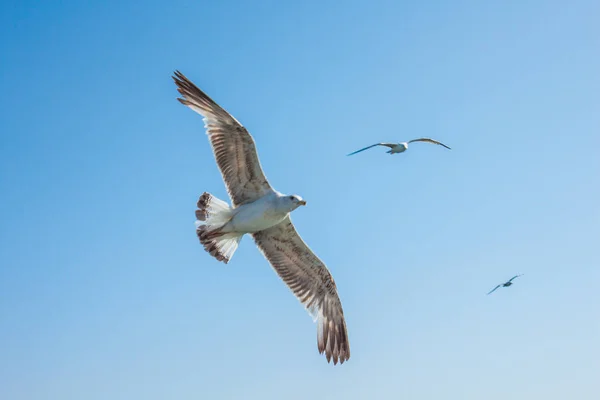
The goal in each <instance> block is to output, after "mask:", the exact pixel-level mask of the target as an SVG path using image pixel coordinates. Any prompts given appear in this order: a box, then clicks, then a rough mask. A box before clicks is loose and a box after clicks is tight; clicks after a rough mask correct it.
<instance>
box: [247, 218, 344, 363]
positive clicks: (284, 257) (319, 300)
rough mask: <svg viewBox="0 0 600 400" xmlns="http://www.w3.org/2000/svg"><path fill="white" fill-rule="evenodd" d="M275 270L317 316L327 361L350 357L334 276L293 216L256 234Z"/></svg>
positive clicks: (320, 339)
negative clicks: (299, 228)
mask: <svg viewBox="0 0 600 400" xmlns="http://www.w3.org/2000/svg"><path fill="white" fill-rule="evenodd" d="M252 236H253V237H254V240H255V241H256V244H257V245H258V247H259V249H260V250H261V252H262V253H263V254H264V256H265V257H266V258H267V260H269V262H270V263H271V265H272V266H273V269H275V272H277V274H278V275H279V276H280V277H281V279H283V281H284V282H285V283H286V284H287V285H288V287H289V288H290V289H291V290H292V292H294V294H295V295H296V297H297V298H298V299H299V300H300V302H301V303H302V304H303V305H304V306H305V307H306V309H307V310H308V312H309V313H310V314H311V315H312V317H313V319H315V320H316V322H317V324H318V326H317V346H318V348H319V353H323V352H325V356H326V357H327V362H329V361H330V360H331V359H332V358H333V363H334V364H337V362H338V361H339V362H340V363H343V362H344V361H346V360H348V359H349V358H350V344H349V342H348V333H347V331H346V321H345V320H344V311H343V310H342V303H341V302H340V298H339V297H338V294H337V289H336V286H335V282H334V281H333V277H332V276H331V274H330V273H329V270H328V269H327V267H326V266H325V264H323V262H322V261H321V260H320V259H319V258H318V257H317V256H316V255H315V254H314V253H313V252H312V251H311V250H310V248H309V247H308V246H307V245H306V243H304V241H303V240H302V238H301V237H300V236H299V235H298V233H297V232H296V229H294V225H293V224H292V221H291V220H290V218H289V217H287V218H286V219H285V220H283V222H281V223H279V224H277V225H275V226H273V227H271V228H269V229H266V230H264V231H260V232H257V233H254V234H253V235H252Z"/></svg>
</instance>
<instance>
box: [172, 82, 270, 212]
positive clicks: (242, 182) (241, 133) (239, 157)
mask: <svg viewBox="0 0 600 400" xmlns="http://www.w3.org/2000/svg"><path fill="white" fill-rule="evenodd" d="M173 80H174V81H175V84H177V90H178V91H179V93H181V95H182V96H183V98H178V99H177V100H179V101H180V102H181V103H182V104H184V105H186V106H188V107H189V108H191V109H192V110H194V111H196V112H197V113H198V114H200V115H202V116H203V117H204V127H205V128H206V133H207V134H208V139H209V140H210V144H211V146H212V149H213V153H214V154H215V159H216V160H217V165H218V166H219V169H220V170H221V175H223V181H225V185H226V186H227V191H228V192H229V197H231V201H232V202H233V204H234V206H238V205H240V204H244V203H247V202H251V201H254V200H256V199H258V198H260V197H262V196H264V195H265V194H267V193H268V192H269V191H271V190H273V189H272V188H271V186H270V185H269V182H267V178H266V177H265V174H264V173H263V171H262V168H261V166H260V161H259V160H258V154H257V153H256V146H255V145H254V139H252V136H251V135H250V133H249V132H248V131H247V130H246V128H244V127H243V126H242V125H241V124H240V123H239V122H238V121H237V120H236V119H235V118H233V116H231V115H230V114H229V113H228V112H227V111H225V110H224V109H223V108H221V107H220V106H219V105H218V104H217V103H215V102H214V101H213V100H212V99H211V98H210V97H208V96H207V95H206V94H205V93H204V92H203V91H202V90H200V89H198V87H196V85H194V84H193V83H192V82H191V81H190V80H189V79H188V78H186V77H185V76H184V75H183V74H182V73H181V72H179V71H175V76H173Z"/></svg>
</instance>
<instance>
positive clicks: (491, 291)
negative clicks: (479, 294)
mask: <svg viewBox="0 0 600 400" xmlns="http://www.w3.org/2000/svg"><path fill="white" fill-rule="evenodd" d="M500 286H502V285H498V286H496V287H495V288H493V289H492V290H490V291H489V292H488V294H491V293H493V292H494V291H495V290H496V289H498V288H499V287H500Z"/></svg>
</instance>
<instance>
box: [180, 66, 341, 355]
mask: <svg viewBox="0 0 600 400" xmlns="http://www.w3.org/2000/svg"><path fill="white" fill-rule="evenodd" d="M173 79H174V81H175V84H176V85H177V90H178V91H179V93H180V94H181V96H182V98H178V99H177V100H179V101H180V102H181V103H182V104H183V105H186V106H188V107H189V108H191V109H192V110H194V111H196V112H197V113H198V114H200V115H202V116H203V117H204V124H205V125H204V126H205V128H206V132H207V134H208V139H209V141H210V144H211V146H212V150H213V152H214V155H215V159H216V162H217V165H218V166H219V169H220V170H221V175H222V176H223V180H224V181H225V185H226V186H227V192H228V193H229V197H230V198H231V202H232V206H230V205H229V204H227V203H226V202H225V201H223V200H219V199H218V198H216V197H215V196H213V195H211V194H210V193H206V192H205V193H204V194H202V196H200V199H199V200H198V209H197V210H196V219H197V221H196V227H197V228H196V234H197V235H198V238H199V239H200V243H201V244H202V245H203V246H204V249H205V250H206V251H207V252H208V253H210V255H211V256H213V257H215V258H216V259H217V260H219V261H223V262H224V263H227V262H229V260H231V257H232V256H233V253H234V252H235V250H236V249H237V247H238V244H239V242H240V240H241V239H242V236H244V235H245V234H246V233H248V234H250V235H252V237H253V238H254V241H255V243H256V245H257V246H258V248H259V249H260V251H261V252H262V253H263V255H264V256H265V257H266V259H267V260H268V261H269V262H270V263H271V266H272V267H273V269H275V272H277V274H278V275H279V276H280V277H281V279H283V281H284V282H285V283H286V284H287V285H288V287H289V288H290V290H291V291H292V292H293V293H294V294H295V295H296V297H297V298H298V299H299V300H300V302H301V303H302V304H303V305H304V306H305V307H306V309H307V310H308V312H309V313H310V315H311V316H312V317H313V320H314V321H316V322H317V347H318V349H319V353H323V352H324V353H325V357H327V362H329V361H330V360H331V359H333V363H334V364H337V363H338V361H339V362H340V363H341V364H342V363H344V361H346V360H348V359H349V358H350V345H349V342H348V333H347V331H346V322H345V320H344V312H343V310H342V303H341V302H340V298H339V297H338V293H337V288H336V285H335V282H334V280H333V277H332V276H331V273H330V272H329V270H328V269H327V267H326V266H325V264H324V263H323V262H322V261H321V260H320V259H319V258H318V257H317V256H316V255H315V254H314V253H313V252H312V251H311V250H310V248H309V247H308V246H307V245H306V243H304V241H303V240H302V238H301V237H300V235H298V233H297V232H296V229H295V228H294V225H293V224H292V221H291V220H290V213H291V212H292V211H294V210H295V209H296V208H298V207H300V206H304V205H306V201H304V200H303V199H302V198H301V197H300V196H297V195H291V196H290V195H284V194H282V193H279V192H278V191H276V190H275V189H273V188H272V187H271V185H270V184H269V182H268V181H267V178H266V177H265V175H264V173H263V171H262V168H261V166H260V162H259V160H258V154H257V152H256V147H255V144H254V139H253V138H252V136H251V135H250V133H249V132H248V131H247V130H246V128H244V127H243V126H242V125H241V124H240V123H239V122H238V121H237V120H236V119H235V118H234V117H233V116H232V115H231V114H229V113H228V112H227V111H225V110H224V109H223V108H221V107H220V106H219V105H218V104H217V103H215V102H214V101H213V100H212V99H211V98H210V97H208V96H207V95H206V94H205V93H204V92H202V91H201V90H200V89H198V88H197V87H196V86H195V85H194V84H193V83H192V82H191V81H190V80H189V79H187V78H186V77H185V76H184V75H183V74H182V73H181V72H179V71H175V76H173Z"/></svg>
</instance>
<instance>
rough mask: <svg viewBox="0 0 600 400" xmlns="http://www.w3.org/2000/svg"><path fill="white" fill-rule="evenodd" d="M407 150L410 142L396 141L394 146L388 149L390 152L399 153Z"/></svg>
mask: <svg viewBox="0 0 600 400" xmlns="http://www.w3.org/2000/svg"><path fill="white" fill-rule="evenodd" d="M406 150H408V143H406V142H403V143H396V144H395V145H394V147H392V148H391V149H390V150H388V151H387V153H388V154H398V153H404V152H405V151H406Z"/></svg>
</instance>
